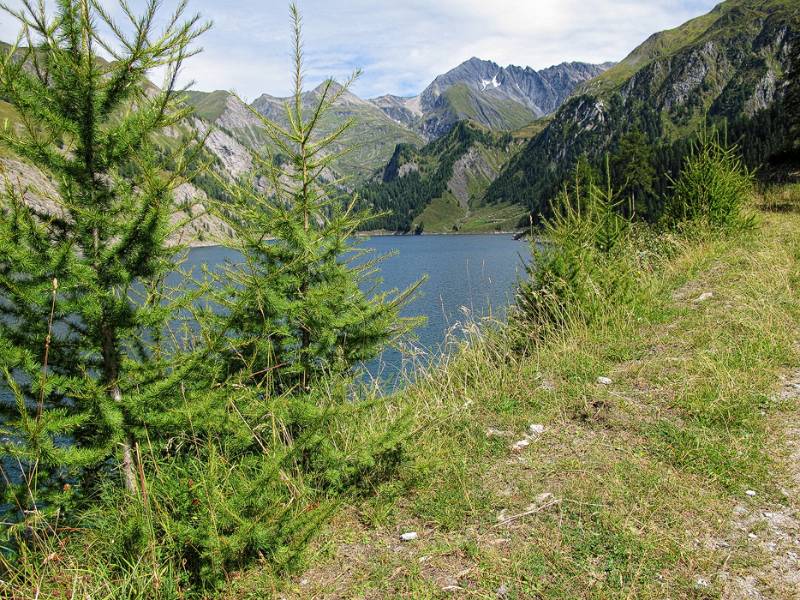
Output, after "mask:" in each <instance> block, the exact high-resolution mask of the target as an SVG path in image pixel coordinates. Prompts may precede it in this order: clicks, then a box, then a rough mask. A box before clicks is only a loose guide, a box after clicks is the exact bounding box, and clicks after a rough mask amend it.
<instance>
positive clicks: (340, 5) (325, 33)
mask: <svg viewBox="0 0 800 600" xmlns="http://www.w3.org/2000/svg"><path fill="white" fill-rule="evenodd" d="M129 1H130V4H131V6H133V7H134V8H135V7H136V6H137V4H140V0H129ZM17 3H18V2H15V1H14V0H11V1H10V2H8V4H10V5H14V4H17ZM716 3H717V2H716V0H388V1H385V0H299V2H298V4H299V6H300V9H301V11H302V13H303V18H304V25H305V27H304V37H305V48H306V74H307V80H306V82H307V86H308V87H309V88H310V87H314V86H315V85H316V84H317V83H319V82H320V81H321V80H323V79H324V78H325V77H328V76H334V77H336V78H344V77H346V76H347V75H348V74H349V73H350V72H351V71H352V70H353V69H354V68H356V67H359V68H361V69H362V70H363V71H364V74H363V76H362V78H361V79H360V80H359V81H358V83H357V84H356V86H355V88H354V91H355V92H356V93H357V94H359V95H360V96H363V97H372V96H377V95H381V94H385V93H392V94H398V95H414V94H417V93H419V92H420V91H421V90H422V89H423V88H424V87H425V86H426V85H427V84H428V83H430V81H431V80H432V79H433V78H434V77H435V76H436V75H438V74H440V73H443V72H445V71H447V70H449V69H451V68H452V67H454V66H456V65H458V64H459V63H461V62H462V61H464V60H466V59H468V58H470V57H471V56H478V57H480V58H484V59H488V60H493V61H495V62H497V63H499V64H501V65H507V64H516V65H521V66H531V67H533V68H536V69H538V68H543V67H547V66H550V65H552V64H556V63H559V62H563V61H573V60H581V61H588V62H603V61H607V60H620V59H622V58H623V57H624V56H625V55H626V54H627V53H628V52H630V51H631V50H632V49H633V48H634V47H635V46H636V45H638V44H639V43H641V42H642V41H643V40H644V39H645V38H647V36H649V35H650V34H652V33H654V32H656V31H660V30H662V29H667V28H670V27H675V26H677V25H680V24H681V23H683V22H684V21H686V20H688V19H690V18H692V17H694V16H697V15H700V14H703V13H705V12H707V11H708V10H710V9H711V8H712V7H713V6H714V5H715V4H716ZM108 4H109V5H111V4H113V2H111V1H109V2H108ZM163 4H164V6H165V8H170V7H173V6H174V5H175V0H163ZM189 7H190V9H191V10H193V11H199V12H200V13H202V14H203V16H204V17H206V18H208V19H211V20H212V21H214V27H213V28H212V30H211V31H209V32H208V33H207V34H205V36H204V37H203V38H202V39H201V44H202V46H203V47H204V49H205V51H204V52H203V53H202V54H201V55H199V56H197V57H194V58H193V59H191V61H190V62H189V63H188V64H187V66H186V69H185V73H184V75H185V77H186V78H187V79H189V78H191V79H194V80H195V81H196V82H197V83H196V85H195V88H196V89H201V90H207V91H210V90H214V89H234V90H236V91H237V92H238V93H239V94H241V95H242V96H244V97H245V98H248V99H253V98H255V97H256V96H258V95H259V94H261V93H262V92H267V93H270V94H273V95H284V94H286V93H287V92H288V90H289V83H290V79H289V64H290V58H289V43H290V38H289V18H288V3H287V2H285V1H284V0H189ZM16 30H17V27H16V25H15V24H14V23H13V21H12V20H11V19H10V18H9V17H7V16H6V15H5V14H2V15H0V39H4V40H8V41H10V40H11V39H12V38H14V37H15V32H16Z"/></svg>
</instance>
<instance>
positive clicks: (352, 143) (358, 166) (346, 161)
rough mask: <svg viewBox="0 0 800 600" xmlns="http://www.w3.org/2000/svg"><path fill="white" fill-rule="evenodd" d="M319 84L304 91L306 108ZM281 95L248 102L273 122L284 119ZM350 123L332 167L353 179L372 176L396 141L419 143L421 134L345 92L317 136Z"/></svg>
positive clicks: (316, 93) (395, 144)
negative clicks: (345, 149) (339, 155)
mask: <svg viewBox="0 0 800 600" xmlns="http://www.w3.org/2000/svg"><path fill="white" fill-rule="evenodd" d="M321 87H322V86H319V87H317V88H316V89H314V90H312V91H310V92H307V93H306V94H305V95H304V101H305V104H306V105H307V106H308V107H309V108H310V107H311V106H313V105H314V104H315V103H316V101H317V100H318V98H319V95H320V93H321ZM284 103H285V99H283V98H276V97H274V96H270V95H268V94H264V95H262V96H260V97H259V98H257V99H256V100H255V101H254V102H253V104H252V106H253V107H254V108H255V109H256V110H258V111H259V112H260V113H261V114H263V115H265V116H267V117H269V118H270V119H272V120H273V121H276V122H277V123H285V122H286V112H285V110H284ZM350 119H352V120H354V124H353V126H352V127H351V128H350V129H349V130H348V131H346V132H345V133H344V135H342V137H341V139H340V141H339V145H338V146H337V148H334V150H335V151H338V150H339V149H343V148H348V149H349V152H348V153H347V154H345V155H344V156H342V157H341V158H339V159H338V160H337V161H336V162H335V163H334V164H333V168H334V169H335V170H336V172H337V174H339V175H344V176H348V177H351V178H352V179H353V180H354V181H355V182H360V181H363V180H364V179H366V178H368V177H370V176H372V175H373V174H374V173H375V171H376V170H378V169H380V168H381V167H383V166H384V165H385V164H386V161H388V160H389V159H390V158H391V156H392V153H393V152H394V149H395V147H396V146H397V145H398V144H422V143H423V142H424V140H423V138H422V137H421V136H420V135H419V134H418V133H416V132H414V131H412V130H411V129H409V128H407V127H405V126H403V125H401V124H399V123H397V122H396V121H393V120H392V119H391V118H390V117H389V116H388V115H386V114H385V113H384V112H383V111H382V110H381V109H379V108H378V107H376V106H375V105H373V104H372V103H370V102H367V101H366V100H362V99H361V98H359V97H358V96H356V95H354V94H351V93H349V92H345V93H344V94H343V95H342V96H341V97H340V98H339V100H337V102H336V103H335V104H334V106H333V109H332V110H331V111H330V113H329V114H328V115H326V117H325V118H324V119H323V120H322V122H321V123H320V127H319V135H320V136H321V137H323V136H325V135H328V134H330V133H331V132H333V131H335V130H337V129H338V128H339V127H341V126H342V124H343V123H345V122H346V121H348V120H350Z"/></svg>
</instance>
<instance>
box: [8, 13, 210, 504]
mask: <svg viewBox="0 0 800 600" xmlns="http://www.w3.org/2000/svg"><path fill="white" fill-rule="evenodd" d="M143 4H144V8H143V9H142V13H141V14H136V13H135V12H134V11H133V9H132V8H131V6H130V5H129V3H128V2H126V1H124V0H120V2H119V6H118V8H119V11H120V13H121V15H122V17H121V20H120V21H118V20H115V18H113V17H112V13H111V12H110V10H109V9H108V8H107V7H108V3H106V2H100V1H99V0H58V1H57V2H56V4H55V7H54V8H55V10H53V11H50V10H47V9H46V7H45V4H44V2H34V1H33V0H22V2H21V5H22V7H21V8H19V9H13V8H10V7H7V6H3V8H4V9H5V12H6V13H7V14H8V15H10V16H11V17H14V18H15V19H16V20H17V21H19V23H20V25H21V28H22V31H21V35H20V38H19V40H18V42H17V44H16V45H15V46H14V47H12V48H11V49H10V50H9V51H8V52H6V53H5V55H4V56H2V61H1V62H0V94H2V96H3V98H4V99H5V100H7V101H8V102H10V103H11V104H12V105H13V106H14V107H15V109H16V111H17V112H18V114H19V119H18V121H19V122H18V123H16V124H12V125H9V124H8V123H6V125H5V128H4V129H3V130H2V132H1V133H0V143H2V145H3V146H4V147H5V148H6V149H7V150H10V151H12V152H13V153H14V154H15V155H16V156H18V157H20V158H21V159H23V160H25V161H27V162H29V163H30V164H32V165H34V166H35V167H38V168H39V169H41V170H42V171H43V172H44V173H45V174H47V175H48V176H50V178H51V179H52V181H53V182H54V184H55V186H56V188H57V192H58V193H57V195H53V196H54V197H51V198H49V200H51V201H52V203H53V204H54V208H53V209H52V210H49V211H46V212H42V211H39V210H37V209H36V208H35V207H34V205H33V204H31V203H28V202H25V201H24V195H25V194H26V193H28V192H30V193H34V192H35V193H38V194H40V195H41V194H45V191H44V190H34V189H31V188H30V186H28V187H27V188H26V187H25V186H23V188H24V189H21V188H20V182H17V181H10V180H9V178H8V177H6V180H5V189H4V190H3V195H2V201H0V368H2V374H1V375H2V376H4V377H3V378H4V379H5V382H4V383H5V384H6V385H7V386H8V387H7V388H6V390H7V391H8V390H10V391H11V393H12V395H13V397H14V399H15V402H13V403H4V404H3V410H4V411H5V413H6V414H5V415H4V416H3V419H2V421H0V422H2V423H3V425H2V431H0V434H2V435H3V438H4V439H5V440H7V443H6V444H5V445H4V447H3V453H4V454H6V457H7V458H10V459H11V460H4V465H9V464H13V465H16V466H17V468H18V471H19V472H18V473H17V474H16V476H17V478H20V479H21V481H22V483H23V484H25V485H24V487H26V488H27V491H26V493H25V496H24V497H23V496H19V495H17V496H16V497H14V498H13V499H9V498H6V499H5V500H2V499H0V503H2V502H4V501H9V500H14V501H16V502H17V503H18V507H22V508H24V505H28V506H29V505H31V504H35V503H37V502H38V500H40V499H41V497H42V496H41V495H42V494H44V492H45V491H46V490H47V489H49V490H56V491H57V492H58V493H61V490H62V489H63V490H67V489H69V488H72V490H73V491H72V493H74V492H75V482H76V481H77V482H83V483H86V482H87V481H88V479H87V478H91V477H93V476H96V475H97V474H98V473H99V472H100V471H101V470H102V469H103V468H105V467H106V466H108V465H109V464H111V465H118V466H120V467H121V471H122V476H123V481H124V483H125V486H126V487H127V488H128V489H129V490H134V489H135V488H136V485H137V484H136V469H135V451H134V450H135V444H136V443H137V440H138V439H141V436H142V435H143V431H144V429H145V427H146V426H147V425H148V420H149V419H150V418H151V417H152V416H153V415H157V414H159V413H161V412H163V409H164V407H165V402H167V401H166V400H165V397H166V396H167V395H165V394H162V393H159V389H164V388H165V387H166V386H168V385H169V383H170V381H171V380H174V379H175V378H177V377H179V376H180V373H179V372H178V371H176V370H175V369H174V368H173V366H172V365H169V364H168V363H167V362H165V361H166V360H167V357H165V355H163V354H162V353H160V352H159V351H158V350H157V349H156V344H155V343H154V341H157V340H158V339H159V337H160V335H161V333H162V332H163V331H164V330H165V328H166V325H167V323H168V322H169V320H170V318H171V317H172V316H174V310H175V305H174V303H173V301H172V299H170V298H169V297H166V296H165V294H166V292H165V291H164V286H163V279H164V277H165V275H166V274H167V273H168V272H170V271H172V270H173V269H174V267H175V263H174V261H175V258H174V257H175V254H176V249H175V248H174V247H170V245H169V244H168V236H169V235H170V233H171V232H172V231H173V230H174V227H173V226H172V225H170V218H171V215H172V213H173V210H174V205H173V202H172V200H173V198H172V191H173V189H174V187H175V186H176V185H177V184H179V183H181V182H182V176H183V175H182V171H183V170H184V165H185V162H186V161H183V160H182V159H181V158H180V157H181V156H183V155H185V154H186V152H185V151H186V150H188V148H189V147H190V146H192V145H193V143H192V142H191V141H187V142H186V143H185V144H183V143H182V145H181V147H179V148H177V149H176V150H175V152H174V154H175V156H177V157H178V159H177V164H178V166H177V168H176V169H175V171H174V172H171V173H167V172H165V171H164V170H163V169H162V168H161V167H160V166H159V164H157V161H156V152H155V151H154V136H156V135H157V134H159V132H162V131H164V130H165V129H166V128H170V127H174V126H176V125H178V124H179V123H180V122H181V121H182V120H183V119H184V118H185V117H186V116H187V114H188V112H189V109H187V108H186V107H185V105H184V104H183V102H182V96H183V94H182V91H183V90H182V88H180V87H179V86H178V84H177V77H178V72H179V69H180V67H181V65H182V64H183V63H184V61H185V60H186V59H187V58H189V57H190V56H192V55H193V54H194V53H196V52H197V51H198V50H197V49H195V48H194V47H193V43H194V42H195V40H196V39H197V37H198V36H199V35H200V34H201V33H202V32H203V31H205V29H207V27H208V25H207V24H204V23H202V22H201V21H200V18H199V16H198V15H194V16H188V17H187V16H186V15H185V13H186V2H185V1H184V2H180V3H179V4H178V6H177V9H176V10H175V12H174V13H172V14H171V16H169V15H161V14H159V6H160V2H159V1H158V0H147V2H145V3H143ZM165 16H166V18H164V17H165ZM157 23H162V26H159V25H157ZM102 32H106V35H104V34H103V33H102ZM154 70H160V72H162V73H164V83H163V85H162V87H161V88H160V89H159V88H156V87H155V86H154V85H153V84H151V83H150V82H149V81H148V79H147V77H148V74H151V73H152V72H153V71H154ZM194 146H196V145H194ZM23 183H24V182H23ZM159 386H160V387H159ZM0 393H2V390H0ZM153 425H154V424H153ZM154 428H155V425H154ZM8 440H11V441H8ZM6 475H8V474H7V473H6ZM67 478H68V479H67ZM59 481H60V482H61V483H63V482H64V481H69V482H71V485H66V486H63V487H62V485H54V484H57V483H59ZM48 483H49V484H50V485H49V486H48ZM79 487H80V486H79ZM6 489H9V490H13V489H14V486H7V488H6ZM32 490H36V491H37V492H38V493H39V494H40V495H39V497H36V494H34V493H32ZM65 493H66V492H65ZM12 494H13V492H12ZM58 504H59V500H58V496H57V495H56V496H53V497H50V499H49V500H48V502H47V506H50V507H53V506H58Z"/></svg>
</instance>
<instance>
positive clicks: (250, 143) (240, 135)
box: [189, 58, 610, 182]
mask: <svg viewBox="0 0 800 600" xmlns="http://www.w3.org/2000/svg"><path fill="white" fill-rule="evenodd" d="M609 66H610V64H604V65H590V64H586V63H564V64H561V65H556V66H553V67H549V68H547V69H544V70H542V71H538V72H537V71H535V70H534V69H531V68H530V67H526V68H522V67H516V66H508V67H500V66H498V65H497V64H495V63H493V62H491V61H486V60H480V59H478V58H471V59H469V60H468V61H466V62H464V63H462V64H461V65H459V66H457V67H456V68H454V69H452V70H451V71H448V72H447V73H445V74H443V75H440V76H438V77H436V79H434V81H433V82H432V83H431V84H430V85H429V86H428V87H427V88H425V90H423V91H422V93H420V94H419V95H418V96H414V97H407V98H403V97H399V96H392V95H385V96H380V97H378V98H373V99H366V100H365V99H362V98H359V97H358V96H356V95H355V94H353V93H351V92H349V91H348V92H345V93H344V94H342V95H341V97H340V98H339V99H338V100H337V101H336V103H335V105H334V108H333V110H332V111H331V113H330V114H329V116H328V118H327V119H326V121H325V122H323V123H321V126H320V134H321V135H324V134H326V133H329V132H331V131H333V130H335V129H336V128H337V127H339V126H340V125H341V124H342V123H343V122H344V121H345V120H347V119H353V120H354V125H353V127H351V128H350V130H348V131H347V132H346V133H345V135H344V136H343V137H342V138H341V145H342V146H346V147H349V148H351V151H350V152H349V153H348V154H347V155H346V156H344V157H342V158H341V159H340V160H339V161H338V162H337V164H336V165H335V167H336V170H337V174H338V175H342V176H346V177H350V178H352V179H353V180H355V181H356V182H358V181H362V180H364V179H367V178H369V177H371V176H372V175H374V173H375V172H376V171H378V170H380V169H381V168H383V166H384V165H385V164H386V162H387V161H388V160H389V159H390V158H391V156H392V154H393V153H394V150H395V147H396V146H397V145H398V144H413V145H417V146H421V145H424V144H425V143H426V142H429V141H432V140H435V139H437V138H439V137H441V136H442V135H445V134H447V133H448V132H449V131H450V130H451V129H452V128H453V127H454V126H455V124H456V123H458V122H459V121H463V120H471V121H473V122H475V123H478V124H481V125H485V126H487V127H489V128H491V129H494V130H514V129H519V128H521V127H524V126H525V125H527V124H529V123H531V122H532V121H534V120H536V119H537V118H540V117H542V116H544V115H547V114H550V113H552V112H553V111H555V110H556V109H557V108H558V107H559V106H560V105H561V103H562V102H563V101H564V100H565V99H566V98H567V97H569V95H570V94H571V93H572V91H573V90H574V89H575V88H576V87H577V86H578V85H580V84H582V83H585V82H587V81H588V80H590V79H591V78H593V77H596V76H597V75H599V74H600V73H602V72H603V71H605V70H606V69H607V68H608V67H609ZM323 85H324V84H321V85H320V86H318V87H317V88H315V89H314V90H311V91H309V92H306V93H305V94H304V97H303V99H304V104H305V105H307V106H312V105H313V104H314V102H315V101H316V100H317V99H318V98H319V94H320V93H321V90H322V86H323ZM286 101H287V98H280V97H276V96H272V95H270V94H262V95H261V96H259V97H258V98H256V99H255V100H254V101H253V102H252V103H251V105H250V106H251V107H252V108H254V109H255V110H257V111H258V112H259V113H261V114H262V115H264V116H266V117H268V118H270V119H272V120H273V121H276V122H278V123H285V121H286V116H285V115H286V112H285V109H284V106H285V103H286ZM189 102H190V103H191V104H192V105H193V107H194V108H195V111H196V116H197V117H199V118H200V119H201V120H203V121H206V122H208V123H209V124H211V125H213V126H214V127H215V128H216V129H217V130H218V131H219V132H218V133H217V134H215V136H214V139H212V140H210V142H211V150H212V152H213V153H214V154H215V155H217V156H218V157H219V158H220V160H221V161H222V162H223V163H226V165H225V166H226V168H230V167H231V166H232V167H233V168H234V170H235V171H237V172H238V171H239V170H240V169H241V168H244V167H245V166H246V165H247V164H248V159H247V158H246V157H245V156H244V152H245V151H246V150H247V149H257V148H258V147H260V146H261V145H262V144H264V143H265V141H266V140H265V139H264V138H263V136H262V134H261V133H260V132H259V122H258V119H257V117H255V115H253V114H252V112H251V111H250V110H249V107H248V106H246V105H245V104H244V103H243V102H242V100H240V99H239V98H238V97H237V96H234V95H233V94H231V93H229V92H225V91H215V92H210V93H206V92H190V93H189Z"/></svg>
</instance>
